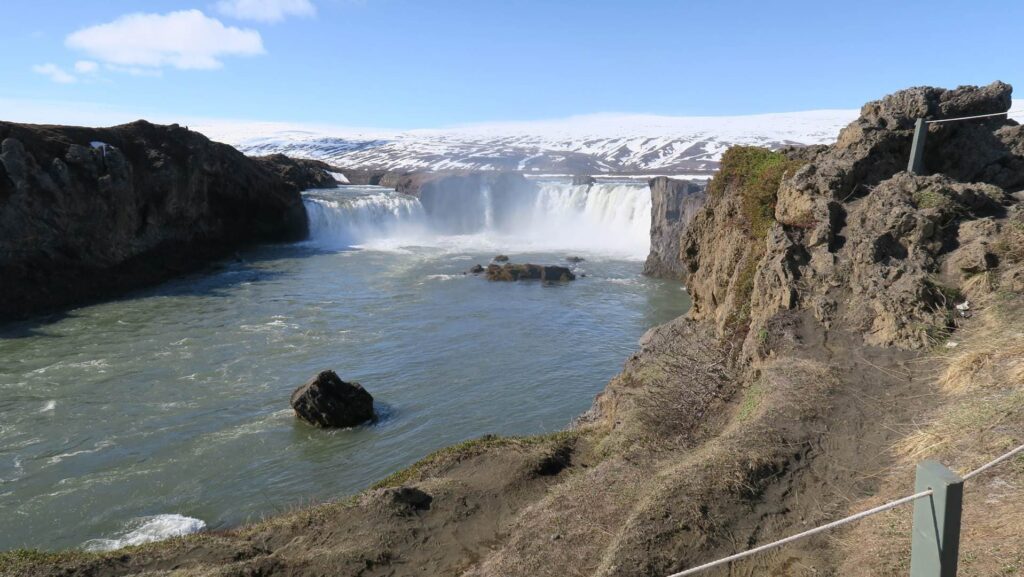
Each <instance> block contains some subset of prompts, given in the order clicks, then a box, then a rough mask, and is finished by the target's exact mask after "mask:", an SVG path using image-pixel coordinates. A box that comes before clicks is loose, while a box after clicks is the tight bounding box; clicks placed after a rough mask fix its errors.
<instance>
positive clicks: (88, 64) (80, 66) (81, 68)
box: [75, 60, 100, 74]
mask: <svg viewBox="0 0 1024 577" xmlns="http://www.w3.org/2000/svg"><path fill="white" fill-rule="evenodd" d="M99 69H100V65H99V64H97V63H95V62H93V61H92V60H79V61H78V62H75V72H77V73H79V74H95V73H96V72H97V71H98V70H99Z"/></svg>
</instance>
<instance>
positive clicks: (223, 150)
mask: <svg viewBox="0 0 1024 577" xmlns="http://www.w3.org/2000/svg"><path fill="white" fill-rule="evenodd" d="M327 169H328V167H327V166H326V165H323V166H321V165H320V163H313V162H306V161H293V160H291V159H288V158H286V157H279V156H271V157H267V158H249V157H246V156H245V155H243V154H242V153H241V152H238V151H237V150H235V149H234V148H232V147H230V146H227V145H225V144H220V143H216V142H211V141H210V140H209V139H207V138H206V137H205V136H203V135H201V134H199V133H196V132H192V131H189V130H188V129H187V128H182V127H180V126H177V125H171V126H158V125H154V124H150V123H149V122H145V121H138V122H133V123H131V124H125V125H122V126H115V127H112V128H80V127H70V126H40V125H27V124H14V123H7V122H0V294H3V295H4V297H3V298H2V299H0V321H3V320H11V319H15V318H20V317H26V316H29V315H32V314H34V313H38V312H42V311H46V310H52V309H57V308H61V307H66V306H69V305H72V304H77V303H82V302H86V301H89V300H93V299H97V298H105V297H109V296H113V295H117V294H120V293H123V292H125V291H127V290H130V289H132V288H136V287H140V286H143V285H147V284H151V283H154V282H159V281H161V280H165V279H167V278H170V277H172V276H175V275H178V274H181V273H183V272H186V271H189V270H193V269H196V268H198V267H200V266H202V265H203V264H204V263H207V262H209V261H210V260H212V259H217V258H221V257H223V256H225V255H229V254H231V253H232V252H233V251H235V250H237V249H238V248H239V247H241V246H244V245H247V244H251V243H257V242H274V241H291V240H298V239H302V238H304V237H305V235H306V234H307V221H306V212H305V209H304V208H303V205H302V198H301V196H300V190H302V189H304V188H309V187H313V186H327V185H330V186H334V184H335V183H334V181H333V178H332V177H331V175H330V174H328V170H327Z"/></svg>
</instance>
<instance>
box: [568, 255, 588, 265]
mask: <svg viewBox="0 0 1024 577" xmlns="http://www.w3.org/2000/svg"><path fill="white" fill-rule="evenodd" d="M586 260H587V259H585V258H583V257H582V256H567V257H565V261H566V262H571V263H573V264H579V263H581V262H584V261H586Z"/></svg>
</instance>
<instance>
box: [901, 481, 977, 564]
mask: <svg viewBox="0 0 1024 577" xmlns="http://www.w3.org/2000/svg"><path fill="white" fill-rule="evenodd" d="M928 489H931V490H932V494H931V495H930V496H928V497H923V498H921V499H918V500H917V501H916V502H915V503H914V536H913V540H912V541H911V550H910V577H956V564H957V557H958V556H959V553H960V510H961V507H962V505H963V497H964V480H963V479H961V478H960V476H959V475H957V474H956V473H954V472H953V471H950V470H949V469H947V468H946V467H944V466H942V464H941V463H938V462H936V461H922V462H921V463H919V464H918V465H917V481H916V487H915V492H921V491H926V490H928Z"/></svg>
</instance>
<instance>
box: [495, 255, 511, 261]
mask: <svg viewBox="0 0 1024 577" xmlns="http://www.w3.org/2000/svg"><path fill="white" fill-rule="evenodd" d="M493 260H494V262H508V255H505V254H499V255H498V256H496V257H494V259H493Z"/></svg>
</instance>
